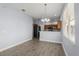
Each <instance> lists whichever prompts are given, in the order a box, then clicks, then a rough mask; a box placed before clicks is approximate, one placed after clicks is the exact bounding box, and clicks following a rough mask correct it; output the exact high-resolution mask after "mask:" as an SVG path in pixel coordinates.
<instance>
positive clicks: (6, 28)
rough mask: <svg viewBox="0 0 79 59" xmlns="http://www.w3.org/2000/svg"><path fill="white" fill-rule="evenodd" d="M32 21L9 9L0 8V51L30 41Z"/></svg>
mask: <svg viewBox="0 0 79 59" xmlns="http://www.w3.org/2000/svg"><path fill="white" fill-rule="evenodd" d="M32 24H33V20H32V18H31V17H30V16H27V15H25V14H23V13H22V12H19V11H18V10H16V9H13V8H9V7H0V50H1V49H3V48H7V47H8V46H11V45H15V44H18V43H19V42H22V41H25V40H27V41H28V40H31V39H32V30H33V28H32Z"/></svg>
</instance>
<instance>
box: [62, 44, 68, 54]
mask: <svg viewBox="0 0 79 59" xmlns="http://www.w3.org/2000/svg"><path fill="white" fill-rule="evenodd" d="M62 47H63V50H64V52H65V55H66V56H68V53H67V52H66V49H65V47H64V44H63V43H62Z"/></svg>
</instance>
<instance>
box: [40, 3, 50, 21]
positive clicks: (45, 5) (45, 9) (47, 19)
mask: <svg viewBox="0 0 79 59" xmlns="http://www.w3.org/2000/svg"><path fill="white" fill-rule="evenodd" d="M44 7H45V8H44V12H45V13H44V15H45V16H44V18H42V19H41V21H42V22H49V21H50V19H49V18H48V17H47V4H46V3H45V4H44Z"/></svg>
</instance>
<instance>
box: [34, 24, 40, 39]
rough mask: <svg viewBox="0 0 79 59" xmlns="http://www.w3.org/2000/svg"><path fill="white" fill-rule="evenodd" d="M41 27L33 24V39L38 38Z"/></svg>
mask: <svg viewBox="0 0 79 59" xmlns="http://www.w3.org/2000/svg"><path fill="white" fill-rule="evenodd" d="M40 30H41V27H40V26H39V25H38V24H33V39H38V40H39V37H40Z"/></svg>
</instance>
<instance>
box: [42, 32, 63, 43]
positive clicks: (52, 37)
mask: <svg viewBox="0 0 79 59" xmlns="http://www.w3.org/2000/svg"><path fill="white" fill-rule="evenodd" d="M40 40H41V41H48V42H54V43H62V40H61V32H57V31H56V32H55V31H40Z"/></svg>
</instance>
